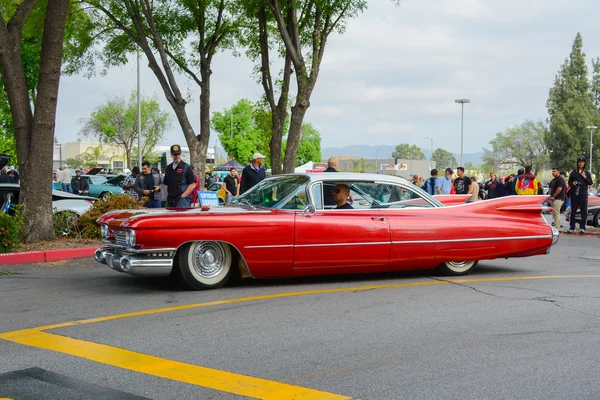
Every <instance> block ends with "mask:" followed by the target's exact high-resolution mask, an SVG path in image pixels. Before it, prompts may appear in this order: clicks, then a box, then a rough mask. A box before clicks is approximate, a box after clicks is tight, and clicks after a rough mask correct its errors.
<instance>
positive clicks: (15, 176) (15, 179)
mask: <svg viewBox="0 0 600 400" xmlns="http://www.w3.org/2000/svg"><path fill="white" fill-rule="evenodd" d="M19 181H20V177H19V172H18V171H17V170H16V169H15V167H14V166H11V167H8V168H6V167H2V169H0V183H19Z"/></svg>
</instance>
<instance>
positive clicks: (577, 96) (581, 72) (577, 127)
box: [545, 33, 600, 169]
mask: <svg viewBox="0 0 600 400" xmlns="http://www.w3.org/2000/svg"><path fill="white" fill-rule="evenodd" d="M582 47H583V43H582V38H581V35H580V34H579V33H578V34H577V36H576V37H575V41H574V43H573V48H572V50H571V54H570V55H569V58H568V59H567V60H565V62H564V64H563V65H562V66H561V69H560V71H559V72H558V74H557V75H556V78H555V80H554V86H553V87H552V88H551V89H550V95H549V97H548V102H547V108H548V115H549V118H548V123H549V130H548V133H547V134H546V136H545V143H546V145H547V147H548V150H549V153H550V161H551V163H552V166H556V167H560V168H565V169H569V168H573V167H574V166H575V160H576V159H577V158H578V157H579V156H581V155H585V156H586V157H589V149H590V137H589V130H587V129H586V126H588V125H599V123H598V122H600V112H599V111H598V109H597V107H595V106H594V99H593V98H594V97H595V95H594V94H593V92H592V91H593V90H597V89H598V83H599V82H600V81H598V78H597V77H596V79H595V80H594V79H592V85H590V82H589V81H588V71H587V66H586V61H585V54H584V53H583V50H582ZM594 70H595V71H596V70H598V67H595V68H594ZM596 75H597V73H596ZM597 155H600V151H599V152H598V153H597V154H596V152H595V154H594V159H595V160H596V159H597ZM590 167H591V166H590Z"/></svg>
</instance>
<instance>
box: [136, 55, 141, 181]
mask: <svg viewBox="0 0 600 400" xmlns="http://www.w3.org/2000/svg"><path fill="white" fill-rule="evenodd" d="M137 114H138V167H139V168H140V169H141V168H142V106H141V102H140V52H139V51H138V52H137Z"/></svg>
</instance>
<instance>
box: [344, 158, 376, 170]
mask: <svg viewBox="0 0 600 400" xmlns="http://www.w3.org/2000/svg"><path fill="white" fill-rule="evenodd" d="M369 168H373V169H375V168H376V166H375V164H370V163H367V160H365V159H364V158H361V159H360V160H352V168H351V169H350V172H362V173H364V172H366V171H367V169H369Z"/></svg>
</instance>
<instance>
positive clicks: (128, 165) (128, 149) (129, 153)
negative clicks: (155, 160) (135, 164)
mask: <svg viewBox="0 0 600 400" xmlns="http://www.w3.org/2000/svg"><path fill="white" fill-rule="evenodd" d="M125 158H126V159H127V168H129V169H131V149H130V148H128V147H127V146H125ZM140 165H141V164H140Z"/></svg>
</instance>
